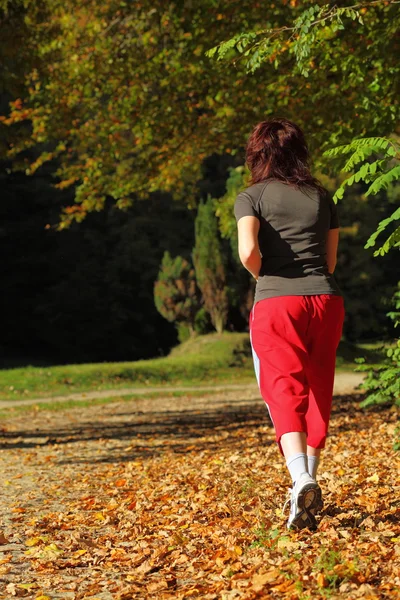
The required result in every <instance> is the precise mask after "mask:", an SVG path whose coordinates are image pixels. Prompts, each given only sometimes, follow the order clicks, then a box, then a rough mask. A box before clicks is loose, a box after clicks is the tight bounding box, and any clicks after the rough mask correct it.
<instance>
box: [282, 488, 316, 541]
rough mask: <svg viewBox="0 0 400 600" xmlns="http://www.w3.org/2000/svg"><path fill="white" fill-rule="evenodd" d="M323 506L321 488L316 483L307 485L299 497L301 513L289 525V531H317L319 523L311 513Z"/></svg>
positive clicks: (298, 502) (298, 503)
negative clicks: (305, 529)
mask: <svg viewBox="0 0 400 600" xmlns="http://www.w3.org/2000/svg"><path fill="white" fill-rule="evenodd" d="M321 504H322V494H321V488H320V487H319V485H318V484H316V483H306V484H305V485H304V487H303V488H302V490H301V491H300V492H299V493H298V496H297V508H298V510H299V511H300V512H299V513H298V514H297V515H296V516H295V518H294V519H293V521H292V522H291V523H290V525H289V529H304V528H305V527H308V528H309V529H312V530H314V529H316V528H317V522H316V520H315V516H314V515H313V513H312V512H311V511H312V510H314V511H316V510H318V509H319V507H320V506H321Z"/></svg>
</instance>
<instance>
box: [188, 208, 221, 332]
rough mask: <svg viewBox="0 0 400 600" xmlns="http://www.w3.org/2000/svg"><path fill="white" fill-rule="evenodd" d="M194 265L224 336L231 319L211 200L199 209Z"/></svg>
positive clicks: (206, 305) (197, 278) (216, 326)
mask: <svg viewBox="0 0 400 600" xmlns="http://www.w3.org/2000/svg"><path fill="white" fill-rule="evenodd" d="M193 264H194V267H195V271H196V280H197V283H198V286H199V288H200V290H201V293H202V296H203V301H204V307H205V309H206V310H207V312H208V313H209V315H210V317H211V321H212V324H213V325H214V327H215V329H216V330H217V332H218V333H222V331H223V329H224V327H225V325H226V321H227V317H228V297H227V286H226V272H225V264H224V258H223V255H222V252H221V245H220V240H219V233H218V224H217V219H216V217H215V214H214V203H213V201H212V199H211V198H208V200H207V201H206V202H202V203H201V204H200V205H199V207H198V212H197V217H196V221H195V246H194V248H193Z"/></svg>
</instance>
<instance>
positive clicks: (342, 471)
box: [337, 467, 346, 477]
mask: <svg viewBox="0 0 400 600" xmlns="http://www.w3.org/2000/svg"><path fill="white" fill-rule="evenodd" d="M345 472H346V471H345V470H344V469H342V467H340V469H339V470H338V472H337V474H338V475H339V477H342V476H343V475H344V474H345Z"/></svg>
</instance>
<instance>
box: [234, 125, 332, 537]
mask: <svg viewBox="0 0 400 600" xmlns="http://www.w3.org/2000/svg"><path fill="white" fill-rule="evenodd" d="M246 162H247V165H248V167H249V169H250V173H251V185H250V187H248V188H247V189H246V190H244V191H243V192H241V193H240V194H239V195H238V196H237V198H236V202H235V216H236V220H237V222H238V236H239V256H240V260H241V262H242V264H243V265H244V267H246V269H247V270H248V271H250V273H251V274H252V275H253V276H254V277H255V279H256V280H257V284H256V292H255V298H254V306H253V308H252V311H251V314H250V339H251V344H252V350H253V358H254V368H255V373H256V377H257V381H258V385H259V388H260V392H261V395H262V397H263V399H264V401H265V403H266V405H267V407H268V411H269V414H270V417H271V420H272V423H273V426H274V429H275V433H276V441H277V443H278V446H279V450H280V452H281V453H282V454H283V455H284V457H285V459H286V465H287V467H288V470H289V472H290V475H291V478H292V482H293V486H292V489H291V495H290V516H289V520H288V528H294V529H301V528H303V527H309V528H310V529H315V527H316V520H315V514H316V512H317V511H318V510H319V509H320V508H321V507H322V499H321V489H320V487H319V485H318V484H317V482H316V473H317V467H318V462H319V457H320V453H321V449H322V448H324V446H325V440H326V436H327V432H328V425H329V418H330V412H331V404H332V393H333V380H334V371H335V360H336V350H337V346H338V344H339V341H340V337H341V333H342V326H343V319H344V306H343V298H342V295H341V292H340V290H339V288H338V286H337V284H336V281H335V279H334V277H333V272H334V270H335V265H336V254H337V247H338V241H339V223H338V216H337V210H336V205H335V204H334V202H333V200H332V199H331V198H330V197H329V195H328V193H327V192H326V190H325V189H324V188H323V186H322V185H321V184H320V183H319V182H318V180H317V179H315V178H314V177H313V176H312V175H311V172H310V169H309V164H308V162H309V152H308V148H307V144H306V141H305V138H304V134H303V132H302V131H301V129H300V128H299V127H298V126H297V125H295V124H294V123H292V122H291V121H288V120H287V119H278V118H277V119H270V120H268V121H264V122H262V123H259V124H258V125H256V127H255V128H254V130H253V132H252V133H251V135H250V138H249V140H248V144H247V151H246Z"/></svg>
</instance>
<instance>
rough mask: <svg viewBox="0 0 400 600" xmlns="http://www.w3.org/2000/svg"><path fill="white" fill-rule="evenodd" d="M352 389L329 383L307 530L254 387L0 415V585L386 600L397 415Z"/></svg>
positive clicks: (88, 593) (162, 594)
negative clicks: (311, 527)
mask: <svg viewBox="0 0 400 600" xmlns="http://www.w3.org/2000/svg"><path fill="white" fill-rule="evenodd" d="M118 393H120V390H119V391H118ZM359 402H360V396H359V395H358V394H344V395H341V396H335V399H334V407H333V414H332V421H331V429H330V436H329V439H328V443H327V449H326V451H325V453H324V456H323V459H322V461H321V465H320V470H319V482H320V485H321V488H322V490H323V495H324V501H325V506H324V509H323V511H322V515H321V519H320V522H319V527H318V530H317V531H316V532H313V533H311V532H309V531H308V530H303V531H302V532H289V531H287V530H286V520H287V516H288V515H287V512H285V513H283V512H282V507H283V503H284V501H285V500H286V498H287V493H288V488H289V484H290V482H289V478H288V476H287V473H286V470H285V468H284V466H283V460H282V458H281V456H280V455H279V453H278V450H277V446H276V444H275V442H274V437H273V430H272V428H271V424H270V421H269V419H268V416H267V411H266V408H265V405H264V403H263V402H262V400H261V399H260V397H259V394H258V391H257V389H256V388H253V387H250V386H247V388H244V389H241V390H238V389H235V390H227V389H226V390H224V391H215V393H213V394H212V395H210V394H209V395H207V396H206V397H198V396H191V394H190V392H187V395H184V396H181V397H178V398H163V397H162V395H158V396H157V397H156V398H154V397H151V398H150V397H148V398H145V397H142V398H136V399H133V400H129V401H123V400H121V401H118V402H113V403H110V404H103V405H95V406H85V405H81V406H78V407H76V408H72V409H69V410H62V409H60V410H57V411H46V410H39V409H38V408H37V407H36V406H33V407H32V406H31V407H30V408H29V409H28V407H26V410H25V411H24V412H22V413H17V414H12V413H11V412H10V415H9V416H8V417H6V418H4V419H3V421H2V425H3V427H2V430H1V431H0V438H1V439H0V442H1V445H2V451H1V453H0V463H1V464H0V468H1V473H2V475H1V479H0V481H1V487H2V498H1V503H0V598H1V599H2V600H3V599H4V600H11V599H12V598H19V597H24V598H31V599H36V600H39V599H40V600H48V599H51V600H56V599H57V600H58V599H65V600H68V599H71V600H81V599H87V600H89V599H90V600H114V599H115V600H130V599H150V598H151V599H153V598H156V599H182V600H183V599H186V598H188V599H189V598H201V599H203V598H204V599H206V600H208V599H221V600H231V599H234V600H236V599H244V600H253V599H256V598H257V599H259V598H261V599H263V598H265V599H269V598H272V599H275V598H276V599H282V598H283V599H293V600H297V599H299V600H316V599H319V598H332V599H336V598H340V599H343V600H344V599H346V600H349V599H350V600H351V599H356V598H368V599H374V598H376V599H380V598H387V599H391V600H392V599H396V598H400V576H399V574H400V493H399V492H400V485H399V481H400V478H399V469H400V461H399V454H398V453H396V452H395V451H394V450H393V439H394V431H395V428H396V424H397V423H398V417H399V413H398V409H395V408H394V407H374V408H372V409H368V410H366V409H361V408H360V406H359Z"/></svg>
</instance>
